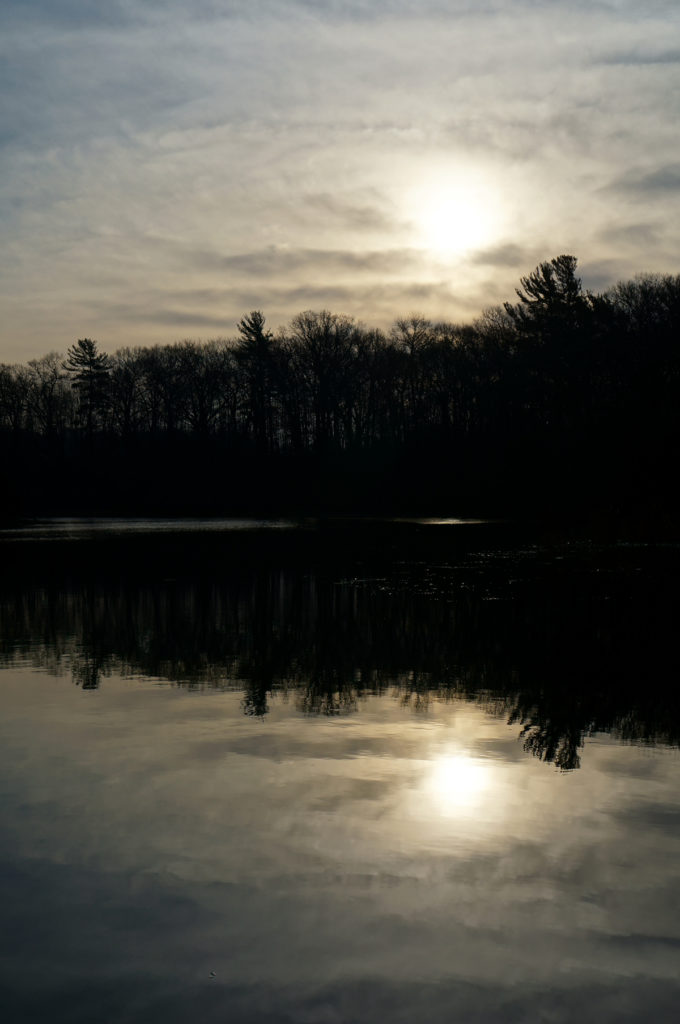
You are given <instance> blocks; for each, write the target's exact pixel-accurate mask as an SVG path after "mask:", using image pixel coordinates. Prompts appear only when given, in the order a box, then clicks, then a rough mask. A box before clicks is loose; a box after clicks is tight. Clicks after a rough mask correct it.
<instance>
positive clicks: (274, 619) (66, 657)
mask: <svg viewBox="0 0 680 1024" xmlns="http://www.w3.org/2000/svg"><path fill="white" fill-rule="evenodd" d="M522 558H523V559H524V560H523V561H522V559H521V558H520V560H519V562H518V560H517V558H515V561H514V562H513V563H512V564H511V565H508V561H507V556H506V555H502V554H501V553H497V554H496V555H495V556H494V557H493V558H489V559H486V561H484V560H483V559H482V558H481V556H480V557H479V558H478V559H477V561H475V560H474V558H472V559H470V558H468V560H467V562H466V563H465V564H457V565H456V564H452V565H450V566H448V567H446V566H443V567H440V569H439V570H434V569H433V568H431V567H428V565H422V564H421V565H415V566H414V565H411V566H410V567H409V566H397V567H396V568H395V567H394V566H392V568H391V570H390V572H389V573H387V574H385V573H384V572H383V573H382V574H380V575H378V574H376V575H375V576H370V575H366V576H365V577H363V578H362V579H358V580H352V579H349V580H347V579H342V578H341V577H339V576H338V575H337V574H333V573H330V572H326V571H322V570H319V571H303V570H302V569H300V568H295V569H293V568H291V569H285V568H274V567H272V566H271V565H268V564H265V565H263V564H260V565H256V566H254V567H252V568H250V569H248V568H244V567H243V566H241V567H236V568H233V569H232V571H231V572H230V574H229V575H228V576H227V577H226V578H215V576H214V575H213V576H207V577H204V576H200V577H197V578H191V579H185V580H166V581H161V582H159V581H158V580H157V579H156V580H155V581H154V580H151V581H149V580H146V581H145V580H143V579H138V580H136V581H133V580H131V579H128V580H123V579H118V580H114V579H112V578H111V576H110V575H106V574H105V575H104V577H103V578H101V579H99V580H98V581H96V580H94V581H93V580H92V579H87V580H85V581H83V580H82V579H79V578H78V576H77V574H75V575H74V577H73V578H72V580H71V582H70V583H65V584H63V585H60V586H55V585H54V584H49V585H48V584H44V583H41V582H39V581H36V580H34V581H33V582H32V583H26V584H25V585H20V584H18V583H16V581H15V583H14V584H12V582H11V579H8V580H6V581H5V582H4V584H3V585H2V588H1V589H0V616H1V618H2V622H3V633H2V639H1V640H0V664H4V665H13V664H17V663H20V662H23V663H26V662H28V663H31V664H33V665H35V666H38V667H40V668H42V669H44V670H46V671H48V672H50V673H51V674H54V675H59V674H64V673H70V674H71V676H72V678H73V680H74V682H75V683H76V684H77V685H78V686H80V687H82V689H84V690H94V689H97V687H98V686H100V685H101V682H102V679H103V678H105V677H106V676H107V675H110V674H120V675H123V676H128V677H129V676H146V677H156V678H157V677H161V678H164V679H168V680H170V681H172V682H173V683H175V684H176V685H178V686H182V687H191V688H211V689H214V688H222V689H229V690H241V691H242V693H243V698H242V707H243V711H244V713H245V714H246V715H251V716H264V715H266V714H267V713H268V711H269V709H270V705H271V701H272V699H273V698H275V697H276V696H277V695H281V694H288V693H290V694H292V695H293V697H294V700H295V706H296V707H297V708H298V709H299V710H300V711H301V712H302V713H304V714H309V715H323V716H335V715H344V714H348V713H353V712H356V711H357V710H358V709H360V708H361V704H362V701H363V700H364V698H365V697H366V696H368V695H376V694H377V695H381V694H392V695H395V696H396V697H397V698H398V699H399V700H400V701H401V703H402V704H404V705H405V706H409V707H411V708H412V709H413V710H414V711H417V712H423V713H426V712H427V708H428V706H429V704H430V703H431V702H432V701H437V700H450V699H452V698H454V697H456V698H465V699H467V700H470V701H474V702H476V703H478V704H479V705H481V706H482V707H484V708H485V709H486V710H487V711H488V712H489V713H490V714H493V715H502V716H504V717H505V718H506V719H507V721H508V722H509V723H512V724H515V725H517V726H518V728H519V735H520V737H521V740H522V742H523V744H524V747H525V749H526V750H527V751H529V752H531V753H532V754H533V755H535V756H537V757H539V758H541V759H543V760H544V761H547V762H550V763H552V764H554V765H556V766H557V767H558V768H559V769H561V770H571V769H574V768H578V767H579V764H580V756H581V750H582V747H583V744H584V740H585V739H586V737H588V736H590V735H592V734H594V733H596V732H602V731H604V732H611V733H613V734H615V735H616V736H618V737H620V738H621V739H623V740H625V741H629V742H645V743H665V744H670V745H674V746H677V745H679V744H680V696H679V695H678V693H677V690H676V688H675V687H674V685H673V680H674V679H675V678H676V677H677V670H678V668H679V667H680V665H679V662H680V658H679V656H678V653H677V651H676V647H675V641H674V637H675V603H674V597H673V595H672V592H671V587H670V585H669V586H668V587H664V586H663V585H661V584H660V582H659V579H658V578H657V577H649V578H648V577H645V576H643V575H638V576H636V575H634V574H633V573H632V572H628V573H627V574H626V573H624V575H623V577H621V576H619V577H617V578H616V579H613V578H612V576H611V573H608V572H607V571H604V572H599V571H597V572H596V571H595V568H594V567H593V566H592V565H590V566H589V565H588V564H584V565H581V564H579V565H576V566H574V565H572V566H571V571H570V572H565V571H564V570H562V569H560V567H559V565H560V563H558V561H557V560H555V561H553V562H552V563H551V564H549V565H547V564H545V565H544V564H543V563H542V562H541V559H540V558H539V557H538V556H532V557H529V556H528V555H526V553H525V554H524V555H523V556H522ZM532 558H533V560H532ZM527 564H529V565H530V566H531V571H530V572H527V570H526V565H527ZM599 568H600V567H598V569H599ZM591 570H592V571H591ZM521 573H523V576H522V575H521ZM518 574H520V578H519V579H518V578H517V576H518ZM490 598H494V599H493V600H491V599H490Z"/></svg>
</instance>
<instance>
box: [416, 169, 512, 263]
mask: <svg viewBox="0 0 680 1024" xmlns="http://www.w3.org/2000/svg"><path fill="white" fill-rule="evenodd" d="M410 205H411V208H412V211H413V212H412V215H411V216H412V220H413V222H414V225H415V227H416V231H417V234H418V239H419V243H420V245H422V246H423V247H424V248H425V249H427V250H429V251H430V252H431V253H433V254H434V255H436V256H440V257H442V256H443V257H446V256H456V255H459V254H463V253H465V252H469V251H472V250H474V249H482V248H484V247H486V246H489V245H492V244H493V243H494V241H496V240H497V239H498V237H499V235H500V233H501V221H502V210H501V208H500V203H499V199H498V196H497V193H496V192H495V191H494V190H492V189H491V188H489V187H487V186H486V185H484V184H480V183H475V182H474V181H472V180H471V181H468V182H462V181H459V182H454V183H452V182H447V181H441V180H438V181H434V182H430V183H429V184H427V185H424V186H422V187H420V188H418V189H417V190H416V191H415V192H414V193H413V194H412V197H411V199H410Z"/></svg>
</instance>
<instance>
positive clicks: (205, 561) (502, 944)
mask: <svg viewBox="0 0 680 1024" xmlns="http://www.w3.org/2000/svg"><path fill="white" fill-rule="evenodd" d="M185 527H186V524H185ZM185 527H184V533H185V535H186V536H185V538H184V540H183V541H182V544H181V546H180V547H178V546H177V544H176V539H173V538H176V534H177V532H178V531H176V530H175V529H174V524H168V527H167V529H164V528H160V527H157V528H156V529H155V530H154V531H149V530H147V529H146V528H142V529H137V528H136V527H134V526H132V525H130V524H128V525H127V526H126V527H125V528H124V529H123V530H122V531H121V530H120V529H119V527H117V528H116V530H114V531H109V530H106V529H104V528H102V527H101V526H98V527H97V530H98V531H99V535H100V541H99V542H97V541H96V540H91V539H90V540H87V539H83V538H82V537H81V538H80V539H77V540H75V541H71V540H65V539H63V540H58V539H57V540H55V541H52V540H50V539H49V538H48V539H47V543H42V542H41V543H40V544H32V543H31V542H30V541H29V542H26V541H21V542H20V543H19V542H18V541H15V540H11V541H9V540H8V541H5V542H0V543H4V547H3V551H4V552H5V554H6V557H5V564H6V566H8V567H9V569H8V571H7V572H6V573H5V575H4V577H3V580H2V583H1V584H0V622H1V623H2V633H1V636H0V702H1V703H2V716H1V724H0V734H1V743H0V751H1V753H0V779H1V782H0V790H1V819H0V821H1V825H0V827H1V829H2V844H1V852H0V857H1V861H2V867H1V870H0V887H1V888H2V893H1V894H0V901H1V905H2V906H3V908H4V918H5V927H4V928H3V930H2V939H1V941H2V967H1V968H0V972H1V974H2V982H3V990H4V997H3V998H4V1001H5V1004H6V1012H5V1015H4V1018H3V1019H8V1020H12V1021H14V1020H16V1021H24V1020H35V1021H44V1020H47V1019H49V1020H51V1021H69V1022H70V1021H88V1022H89V1021H92V1020H102V1021H121V1022H123V1021H125V1022H127V1021H135V1022H136V1021H139V1022H142V1021H149V1022H154V1021H159V1022H160V1021H163V1022H175V1021H177V1022H180V1021H187V1020H193V1019H195V1018H198V1019H201V1020H204V1021H208V1022H213V1021H214V1022H217V1021H220V1022H221V1021H226V1020H229V1021H243V1022H249V1021H253V1022H265V1021H266V1022H270V1021H271V1022H273V1021H291V1022H292V1021H309V1022H316V1021H319V1022H344V1021H347V1022H350V1021H352V1022H362V1024H363V1022H372V1021H383V1020H394V1021H404V1022H406V1021H408V1022H411V1021H413V1020H420V1019H423V1020H428V1021H435V1022H438V1021H442V1022H443V1021H451V1020H461V1021H501V1022H503V1021H513V1022H514V1021H565V1022H566V1021H573V1020H574V1019H581V1020H585V1021H598V1022H601V1021H603V1020H604V1021H621V1020H623V1021H627V1020H630V1021H637V1020H640V1021H641V1020H649V1019H659V1020H672V1019H674V1015H675V1010H676V1006H677V1000H678V996H679V995H680V986H679V985H678V981H677V962H678V951H679V947H680V926H679V925H678V922H677V914H676V908H677V904H678V894H679V892H680V867H679V866H678V865H680V858H679V857H678V854H680V828H679V825H680V800H679V798H678V787H677V779H678V768H679V754H678V738H679V737H680V714H678V700H677V697H676V681H677V655H676V653H675V646H676V642H675V641H676V636H675V632H674V626H675V623H676V621H677V618H676V613H677V605H676V603H675V596H674V594H675V583H676V580H677V565H676V560H677V552H675V549H657V548H647V547H643V546H636V547H634V548H631V547H630V546H626V547H621V546H601V545H600V546H596V545H590V544H577V545H573V544H564V543H561V542H560V543H559V544H556V543H552V544H545V543H544V542H538V541H531V540H528V539H527V538H526V537H524V536H523V537H520V538H518V537H517V536H510V535H505V536H500V535H499V534H498V533H497V532H494V530H495V528H491V529H490V531H489V530H486V529H485V527H484V526H483V525H482V524H477V525H476V526H473V525H469V526H468V527H464V528H463V532H465V530H467V531H468V532H467V534H466V536H465V538H461V537H460V531H458V527H455V528H454V529H453V530H451V529H448V527H446V528H445V529H444V530H443V531H442V529H441V528H440V527H437V526H435V525H434V524H424V523H416V524H414V523H411V524H405V523H402V524H394V525H390V524H378V525H376V524H374V525H373V526H368V525H366V524H364V526H363V527H361V528H358V529H357V528H356V527H354V526H352V527H350V526H347V525H345V526H344V527H342V528H340V527H337V525H336V526H335V527H332V528H331V527H329V526H328V524H326V525H319V526H314V525H310V524H307V525H306V526H305V528H304V529H303V530H298V529H297V528H295V527H290V528H289V529H288V530H286V531H285V537H286V538H287V539H286V540H285V541H282V540H281V538H282V536H283V534H282V533H281V532H278V533H277V532H275V531H274V533H273V534H272V531H270V530H269V528H268V525H267V524H250V527H249V528H248V529H240V530H239V531H232V533H236V532H238V539H237V540H234V541H232V540H226V541H225V540H224V535H225V534H226V533H229V531H220V530H217V529H213V530H211V531H210V534H211V539H207V540H206V534H205V532H201V531H198V532H197V530H191V531H188V530H186V528H185ZM480 529H481V531H482V532H481V533H480V532H479V530H480ZM432 530H434V535H433V533H432ZM428 531H429V532H428ZM456 531H458V532H456ZM470 531H472V532H470ZM121 532H122V533H124V534H125V537H124V538H121V536H120V534H121ZM149 532H154V534H155V536H156V541H155V546H154V543H152V542H151V541H150V540H149V538H148V534H149ZM114 534H116V536H117V539H116V536H114ZM270 534H272V535H273V536H275V537H276V538H278V539H275V540H271V541H270V542H268V541H267V540H266V536H269V535H270ZM454 534H455V537H454V536H452V535H454ZM217 535H219V536H217ZM265 535H266V536H265ZM187 536H189V537H191V538H193V540H191V539H190V540H187ZM131 537H132V538H133V541H132V544H131V543H130V538H131ZM135 537H136V540H137V543H135V541H134V538H135ZM320 538H321V539H320ZM152 540H153V539H152ZM38 550H39V554H37V553H35V552H38ZM125 551H130V552H134V558H129V559H127V560H126V559H124V558H123V557H122V553H123V552H125ZM26 552H28V554H27V553H26Z"/></svg>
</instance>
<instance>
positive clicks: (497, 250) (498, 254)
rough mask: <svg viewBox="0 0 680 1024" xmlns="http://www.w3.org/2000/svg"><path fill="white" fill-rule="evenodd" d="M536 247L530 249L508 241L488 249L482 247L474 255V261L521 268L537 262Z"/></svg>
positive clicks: (490, 265)
mask: <svg viewBox="0 0 680 1024" xmlns="http://www.w3.org/2000/svg"><path fill="white" fill-rule="evenodd" d="M535 259H536V256H535V249H529V248H527V247H523V246H521V245H517V244H515V243H514V242H506V243H504V244H502V245H496V246H491V247H490V248H488V249H480V250H478V251H477V252H475V253H473V255H472V262H473V263H475V264H477V265H480V266H487V267H512V268H513V269H517V268H521V267H523V266H526V265H527V264H528V263H531V262H532V260H533V261H534V262H535Z"/></svg>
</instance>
